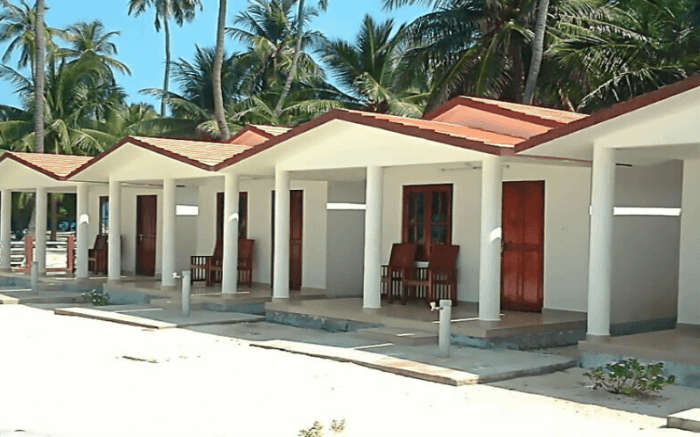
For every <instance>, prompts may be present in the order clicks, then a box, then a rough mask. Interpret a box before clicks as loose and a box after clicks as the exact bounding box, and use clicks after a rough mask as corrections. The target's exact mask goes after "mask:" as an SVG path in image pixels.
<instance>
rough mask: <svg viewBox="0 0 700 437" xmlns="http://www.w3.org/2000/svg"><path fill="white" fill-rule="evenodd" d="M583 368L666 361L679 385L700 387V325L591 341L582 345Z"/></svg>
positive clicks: (667, 369)
mask: <svg viewBox="0 0 700 437" xmlns="http://www.w3.org/2000/svg"><path fill="white" fill-rule="evenodd" d="M579 351H580V353H581V364H582V366H583V367H596V366H600V365H602V364H605V363H607V362H610V361H613V360H620V359H623V358H628V357H634V358H638V359H640V360H642V361H646V362H663V363H664V370H665V372H666V373H667V374H671V375H675V376H676V378H677V380H678V383H679V384H681V385H687V386H690V387H695V388H700V326H697V325H679V326H678V327H677V328H676V329H668V330H665V331H654V332H646V333H642V334H633V335H623V336H619V337H609V338H605V340H603V341H601V340H598V339H590V340H587V341H582V342H580V343H579Z"/></svg>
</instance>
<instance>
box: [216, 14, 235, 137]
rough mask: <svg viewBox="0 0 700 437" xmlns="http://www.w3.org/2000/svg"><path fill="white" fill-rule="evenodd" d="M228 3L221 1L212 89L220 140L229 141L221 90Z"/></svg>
mask: <svg viewBox="0 0 700 437" xmlns="http://www.w3.org/2000/svg"><path fill="white" fill-rule="evenodd" d="M226 2H227V0H219V19H218V22H217V28H216V53H215V54H214V65H213V67H212V69H213V71H212V79H211V81H212V87H213V88H214V96H213V97H214V115H215V117H216V124H217V125H218V126H219V139H220V140H222V141H228V139H229V138H230V137H231V132H229V129H228V124H227V123H226V111H225V109H224V94H223V91H222V89H221V67H222V64H223V62H224V30H225V26H226Z"/></svg>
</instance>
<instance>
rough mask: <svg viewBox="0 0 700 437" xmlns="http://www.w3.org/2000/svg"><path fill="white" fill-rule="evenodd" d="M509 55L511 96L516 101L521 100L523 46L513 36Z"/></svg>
mask: <svg viewBox="0 0 700 437" xmlns="http://www.w3.org/2000/svg"><path fill="white" fill-rule="evenodd" d="M510 57H511V61H512V62H513V67H512V70H511V72H510V73H511V79H510V80H511V93H512V96H511V98H512V99H513V100H514V101H516V102H522V101H523V73H524V70H525V69H524V68H523V46H522V44H521V42H520V41H519V40H516V38H513V40H511V43H510Z"/></svg>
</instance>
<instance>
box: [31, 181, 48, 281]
mask: <svg viewBox="0 0 700 437" xmlns="http://www.w3.org/2000/svg"><path fill="white" fill-rule="evenodd" d="M46 202H47V194H46V188H37V189H36V195H35V205H34V208H35V214H36V223H35V227H36V229H35V232H34V248H35V252H34V259H35V260H36V262H37V265H38V266H39V274H40V275H43V274H46V221H47V219H48V218H47V203H46Z"/></svg>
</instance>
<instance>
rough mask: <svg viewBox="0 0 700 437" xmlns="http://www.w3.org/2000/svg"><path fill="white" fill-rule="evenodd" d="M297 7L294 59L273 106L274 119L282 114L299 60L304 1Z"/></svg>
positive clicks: (302, 39) (300, 1) (302, 38)
mask: <svg viewBox="0 0 700 437" xmlns="http://www.w3.org/2000/svg"><path fill="white" fill-rule="evenodd" d="M298 6H299V9H298V12H297V46H296V48H295V49H294V59H293V60H292V66H291V68H290V69H289V74H288V75H287V81H286V82H285V83H284V88H283V89H282V94H280V99H279V100H278V101H277V106H275V118H277V117H279V116H280V114H281V113H282V108H284V102H285V100H287V96H288V95H289V91H290V90H291V89H292V82H294V77H295V76H296V73H297V67H298V65H299V58H301V45H302V43H303V41H304V0H299V5H298Z"/></svg>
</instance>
